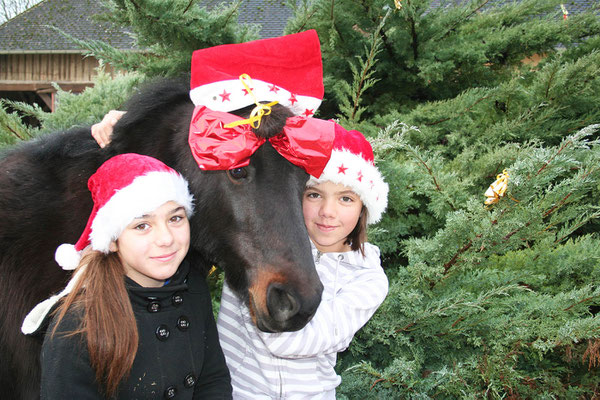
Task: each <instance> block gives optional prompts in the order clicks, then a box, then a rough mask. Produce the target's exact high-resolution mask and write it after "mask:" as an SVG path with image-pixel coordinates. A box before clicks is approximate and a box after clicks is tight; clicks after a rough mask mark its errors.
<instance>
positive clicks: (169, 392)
mask: <svg viewBox="0 0 600 400" xmlns="http://www.w3.org/2000/svg"><path fill="white" fill-rule="evenodd" d="M175 396H177V388H176V387H175V386H169V387H168V388H166V389H165V399H174V398H175Z"/></svg>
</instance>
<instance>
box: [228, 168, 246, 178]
mask: <svg viewBox="0 0 600 400" xmlns="http://www.w3.org/2000/svg"><path fill="white" fill-rule="evenodd" d="M229 175H230V176H231V177H232V178H233V179H244V178H245V177H246V176H248V171H247V170H246V168H234V169H230V170H229Z"/></svg>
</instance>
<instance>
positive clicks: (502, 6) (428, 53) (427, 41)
mask: <svg viewBox="0 0 600 400" xmlns="http://www.w3.org/2000/svg"><path fill="white" fill-rule="evenodd" d="M560 3H561V0H519V1H515V2H505V1H501V0H468V1H453V0H441V1H436V2H434V1H432V0H394V1H392V0H314V1H311V2H307V1H305V2H303V3H302V4H301V5H300V6H297V7H296V13H295V18H294V19H293V20H292V21H290V23H289V24H288V27H287V28H286V31H287V32H288V33H291V32H296V31H299V30H304V29H308V28H315V29H317V31H318V32H319V37H320V38H321V43H322V51H323V59H324V69H325V75H326V79H327V80H326V82H325V90H326V98H327V101H326V102H325V104H324V106H323V107H322V108H321V115H325V116H332V115H335V114H337V113H339V111H340V110H339V108H338V105H337V103H338V102H339V101H340V97H342V98H343V97H344V94H343V93H340V91H342V92H343V85H344V82H352V79H353V76H352V73H353V71H352V67H351V66H352V65H356V63H357V60H356V58H357V57H361V58H363V59H364V57H363V55H364V48H370V47H371V42H372V37H371V36H372V33H373V32H375V31H376V30H378V29H380V31H381V33H380V34H379V38H380V40H381V52H380V53H379V54H378V56H377V68H376V72H375V73H374V74H373V78H374V79H377V83H376V84H375V85H374V87H373V88H372V89H371V90H369V91H368V92H367V93H365V94H364V101H363V102H364V104H368V105H369V107H368V108H369V111H368V112H367V113H365V117H371V116H375V115H382V114H387V113H388V112H390V111H400V112H406V111H407V110H410V109H411V108H413V107H414V106H415V105H417V104H422V103H424V102H427V101H436V100H445V99H450V98H454V97H456V96H457V95H458V94H460V93H462V92H463V91H464V90H467V89H470V88H478V87H494V86H496V85H498V84H500V83H502V82H504V81H505V80H506V79H510V77H511V76H512V73H513V71H514V69H515V68H520V67H521V66H522V60H523V59H525V58H527V57H532V56H534V55H539V54H544V55H546V56H551V55H553V54H555V53H556V52H557V51H558V49H559V48H560V49H564V48H566V49H571V48H572V47H574V46H576V45H577V46H581V45H582V42H585V41H587V40H589V38H590V37H595V36H597V34H598V33H599V32H600V20H599V18H598V15H597V12H598V4H596V9H595V10H593V9H592V10H590V11H588V12H586V13H580V14H577V15H570V16H569V18H568V20H564V19H563V17H562V11H561V8H560ZM567 7H568V4H567ZM388 13H390V15H389V16H388V17H387V18H386V21H385V24H384V26H383V27H382V28H379V25H380V24H381V21H382V20H383V18H384V17H385V16H386V14H388ZM592 46H596V47H597V46H598V39H597V37H595V39H594V40H593V43H592Z"/></svg>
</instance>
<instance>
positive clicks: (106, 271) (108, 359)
mask: <svg viewBox="0 0 600 400" xmlns="http://www.w3.org/2000/svg"><path fill="white" fill-rule="evenodd" d="M81 268H85V270H84V271H82V275H81V278H80V279H79V281H78V282H77V284H76V285H75V287H74V288H73V290H72V291H71V292H70V293H69V294H68V295H67V297H66V298H65V299H64V300H63V302H62V303H61V304H60V306H59V308H58V309H57V310H56V315H57V320H56V325H55V326H54V330H53V331H52V333H51V335H52V336H53V335H55V334H56V331H57V328H58V325H59V324H60V321H61V320H62V319H63V318H64V316H65V314H66V312H67V310H69V309H73V310H81V311H83V319H82V321H81V325H80V326H79V328H78V329H77V330H76V331H74V332H70V333H67V335H76V334H81V335H82V336H83V337H84V338H85V339H86V341H87V348H88V351H89V355H90V364H91V366H92V368H93V369H94V371H95V372H96V381H97V382H98V383H99V384H100V386H101V387H102V388H103V389H104V390H105V394H106V395H107V396H108V397H110V396H112V395H114V394H115V393H116V391H117V388H118V386H119V383H120V382H121V381H122V380H123V379H124V378H125V377H127V375H128V374H129V371H130V370H131V367H132V365H133V360H134V359H135V355H136V353H137V347H138V341H139V337H138V331H137V325H136V321H135V316H134V314H133V309H132V307H131V301H130V299H129V295H128V293H127V289H126V287H125V269H124V268H123V264H122V263H121V261H120V259H119V256H118V254H117V253H109V254H102V253H100V252H97V251H92V252H91V253H89V254H88V255H86V256H85V257H84V258H83V259H82V260H81V263H80V264H79V267H78V270H79V269H81Z"/></svg>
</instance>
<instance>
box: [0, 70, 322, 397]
mask: <svg viewBox="0 0 600 400" xmlns="http://www.w3.org/2000/svg"><path fill="white" fill-rule="evenodd" d="M126 109H127V113H126V115H125V116H124V117H123V118H122V119H121V120H120V121H119V123H118V124H117V125H116V126H115V130H114V135H113V140H112V142H111V144H110V145H109V146H107V147H106V148H104V149H100V148H99V147H98V145H97V144H96V143H95V141H94V140H93V139H92V137H91V134H90V128H89V127H88V128H82V127H80V128H72V129H70V130H67V131H64V132H56V133H51V134H48V135H45V136H42V137H40V138H37V139H34V140H31V141H29V142H24V143H21V144H19V145H17V146H14V147H12V148H10V149H8V150H7V151H5V152H4V153H3V154H2V155H1V156H0V221H2V223H1V225H0V358H1V359H2V362H1V367H0V393H1V394H2V395H1V396H0V397H2V398H10V399H32V398H36V397H37V398H39V382H40V371H39V353H40V348H41V342H42V339H41V338H40V337H31V336H25V335H23V334H21V332H20V326H21V323H22V321H23V318H24V317H25V315H26V314H27V313H28V311H29V310H31V308H32V307H33V306H35V305H36V304H37V303H38V302H40V301H41V300H44V299H46V298H47V297H49V296H50V295H51V294H53V293H55V292H58V291H59V290H60V289H61V288H63V287H64V285H65V284H66V282H67V281H68V279H69V274H68V273H66V272H65V271H62V270H61V268H59V267H58V266H57V265H56V263H55V261H54V259H53V257H54V250H55V249H56V247H57V246H58V245H60V244H61V243H75V242H76V241H77V239H78V236H79V235H80V234H81V232H82V231H83V228H84V226H85V223H86V221H87V219H88V217H89V214H90V212H91V209H92V201H91V196H90V193H89V191H88V190H87V180H88V178H89V177H90V175H91V174H92V173H93V172H95V170H96V169H97V168H98V167H99V166H100V165H101V164H102V162H104V161H105V160H107V159H108V158H109V157H111V156H113V155H116V154H121V153H128V152H132V153H140V154H145V155H149V156H152V157H155V158H158V159H160V160H162V161H163V162H165V163H166V164H167V165H169V166H171V167H172V168H174V169H175V170H177V171H179V172H180V173H181V174H182V175H183V176H184V177H186V179H187V180H188V182H189V187H190V191H191V192H192V193H193V195H194V199H195V208H196V212H195V214H194V215H193V216H192V217H191V219H190V226H191V233H192V235H191V236H192V237H191V245H190V249H191V250H190V254H193V259H194V260H195V261H194V264H197V265H199V266H201V267H202V268H204V269H205V270H207V268H208V267H210V266H211V265H217V266H219V267H220V268H222V269H223V270H224V273H225V279H226V280H227V282H228V284H229V285H230V286H231V287H232V289H233V290H234V291H235V292H236V294H237V295H238V296H240V298H242V299H244V301H246V302H247V304H249V306H250V308H251V311H252V315H253V319H254V322H255V324H256V325H257V327H258V328H259V329H261V330H263V331H267V332H283V331H295V330H298V329H301V328H302V327H303V326H304V325H305V324H306V323H307V322H308V321H309V320H310V318H312V316H313V314H314V312H315V311H316V308H317V306H318V304H319V302H320V299H321V293H322V290H323V286H322V285H321V282H320V280H319V277H318V275H317V273H316V270H315V266H314V262H313V259H312V256H311V249H310V242H309V239H308V234H307V231H306V228H305V225H304V219H303V216H302V207H301V201H302V194H303V191H304V186H305V183H306V181H307V179H308V175H307V173H306V172H304V170H302V169H301V168H299V167H297V166H295V165H293V164H292V163H290V162H289V161H287V160H286V159H284V158H283V157H282V156H281V155H280V154H279V153H277V151H276V150H275V149H274V148H273V147H272V146H271V145H270V143H269V141H266V142H265V143H264V144H263V145H262V146H261V147H259V148H258V150H257V151H256V152H255V153H254V154H253V155H252V157H251V158H250V163H249V165H248V166H247V167H243V168H235V169H233V170H229V171H203V170H201V169H199V167H198V164H197V163H196V161H195V160H194V158H193V155H192V154H191V151H190V149H189V145H188V142H187V141H188V132H189V123H190V120H191V117H192V113H193V110H194V105H193V104H192V103H191V101H190V99H189V86H188V81H187V80H185V79H176V80H163V81H160V82H153V83H152V84H150V85H148V87H146V88H143V89H140V91H139V92H138V93H137V94H135V95H134V96H133V97H132V98H131V99H130V101H129V102H128V105H127V106H126ZM245 112H247V111H244V110H242V111H240V112H239V113H238V114H239V115H240V116H243V114H244V113H245ZM290 115H291V113H289V111H287V109H285V108H283V107H281V108H277V109H275V108H274V109H273V112H272V115H270V116H269V118H268V121H265V126H267V127H268V126H271V128H272V126H275V129H271V131H272V132H271V133H270V135H271V136H272V135H273V134H278V133H279V132H281V130H282V128H283V125H284V124H285V120H286V118H287V117H288V116H290ZM267 130H268V128H265V131H267ZM273 132H274V133H273ZM259 133H260V132H259ZM259 133H257V135H259Z"/></svg>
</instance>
